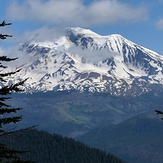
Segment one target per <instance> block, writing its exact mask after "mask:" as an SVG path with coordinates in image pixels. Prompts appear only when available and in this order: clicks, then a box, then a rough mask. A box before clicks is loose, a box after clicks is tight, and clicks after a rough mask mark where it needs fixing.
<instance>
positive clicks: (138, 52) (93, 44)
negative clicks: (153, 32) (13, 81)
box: [17, 28, 163, 95]
mask: <svg viewBox="0 0 163 163" xmlns="http://www.w3.org/2000/svg"><path fill="white" fill-rule="evenodd" d="M19 50H20V51H22V52H24V53H27V54H26V55H27V56H29V58H28V62H26V63H25V64H23V66H22V71H21V73H20V74H19V75H18V76H17V80H20V78H29V79H28V81H27V83H26V87H25V89H26V91H28V92H35V91H49V90H57V91H63V90H79V91H89V92H109V93H111V94H115V95H126V94H132V95H138V94H141V93H144V92H148V91H150V90H152V89H156V85H157V88H158V87H159V88H158V89H160V87H161V88H162V84H163V80H162V78H163V74H162V73H163V65H162V63H163V56H161V55H159V54H157V53H156V52H154V51H151V50H149V49H146V48H144V47H142V46H140V45H137V44H135V43H133V42H131V41H129V40H127V39H125V38H124V37H122V36H120V35H117V34H113V35H108V36H100V35H98V34H96V33H94V32H92V31H90V30H87V29H82V28H67V29H66V30H65V33H63V34H62V36H60V37H59V38H57V39H55V36H54V40H53V41H47V40H46V41H38V39H37V36H35V37H33V38H32V39H29V40H28V41H26V42H24V43H22V44H21V45H20V47H19Z"/></svg>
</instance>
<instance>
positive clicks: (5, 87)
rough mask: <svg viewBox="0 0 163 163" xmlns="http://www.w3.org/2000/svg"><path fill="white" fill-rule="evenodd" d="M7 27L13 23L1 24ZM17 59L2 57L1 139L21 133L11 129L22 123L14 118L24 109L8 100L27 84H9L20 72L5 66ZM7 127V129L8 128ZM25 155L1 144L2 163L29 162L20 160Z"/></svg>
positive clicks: (0, 93) (0, 57)
mask: <svg viewBox="0 0 163 163" xmlns="http://www.w3.org/2000/svg"><path fill="white" fill-rule="evenodd" d="M6 25H11V23H6V22H5V21H3V22H2V23H0V27H4V26H6ZM7 37H12V36H11V35H8V34H0V39H2V40H4V39H6V38H7ZM16 59H17V58H9V57H7V56H5V55H4V56H3V55H2V56H0V137H1V136H5V135H9V134H13V133H15V132H19V131H20V130H17V131H16V130H14V129H12V127H11V124H12V123H14V124H15V123H17V122H19V121H21V119H22V117H21V116H17V115H16V116H14V115H15V113H17V111H19V110H21V109H22V108H12V107H11V106H10V105H8V104H7V100H9V99H10V97H8V95H9V94H11V93H12V92H20V91H22V90H21V89H20V86H22V85H23V84H24V82H25V80H24V81H21V82H17V83H12V84H9V82H8V80H9V77H13V75H14V74H16V73H17V72H19V71H20V69H19V70H15V71H9V72H8V71H6V68H7V66H5V63H6V62H11V61H14V60H16ZM6 126H7V127H6ZM22 153H24V152H23V151H17V150H14V149H10V148H8V147H7V146H6V145H5V144H1V143H0V162H8V163H10V162H13V163H21V162H29V161H23V160H21V159H20V155H21V154H22Z"/></svg>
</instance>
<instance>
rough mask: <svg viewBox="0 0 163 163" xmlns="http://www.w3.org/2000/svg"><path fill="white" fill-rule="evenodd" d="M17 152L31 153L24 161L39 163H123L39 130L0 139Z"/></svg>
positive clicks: (103, 153) (110, 156)
mask: <svg viewBox="0 0 163 163" xmlns="http://www.w3.org/2000/svg"><path fill="white" fill-rule="evenodd" d="M0 141H3V142H6V143H7V144H8V145H10V147H11V148H12V147H16V148H17V150H26V149H28V150H29V151H30V152H29V153H26V154H24V155H23V159H30V160H33V161H35V162H37V163H46V162H47V163H123V161H122V160H120V159H118V158H116V157H115V156H113V155H111V154H107V153H106V152H103V151H101V150H98V149H95V148H90V147H88V146H86V145H84V144H83V143H80V142H77V141H74V140H73V139H71V138H66V137H62V136H60V135H51V134H49V133H46V132H43V131H37V130H26V131H24V132H21V133H16V134H14V135H8V136H6V137H0Z"/></svg>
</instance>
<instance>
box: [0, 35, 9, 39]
mask: <svg viewBox="0 0 163 163" xmlns="http://www.w3.org/2000/svg"><path fill="white" fill-rule="evenodd" d="M7 37H12V35H7V34H5V35H3V34H0V39H2V40H5V39H7Z"/></svg>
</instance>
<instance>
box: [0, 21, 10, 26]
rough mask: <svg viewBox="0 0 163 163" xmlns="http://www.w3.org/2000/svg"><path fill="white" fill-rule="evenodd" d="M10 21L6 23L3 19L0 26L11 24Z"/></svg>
mask: <svg viewBox="0 0 163 163" xmlns="http://www.w3.org/2000/svg"><path fill="white" fill-rule="evenodd" d="M11 24H12V23H6V21H5V20H4V21H3V22H2V23H1V24H0V27H4V26H6V25H11Z"/></svg>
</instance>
